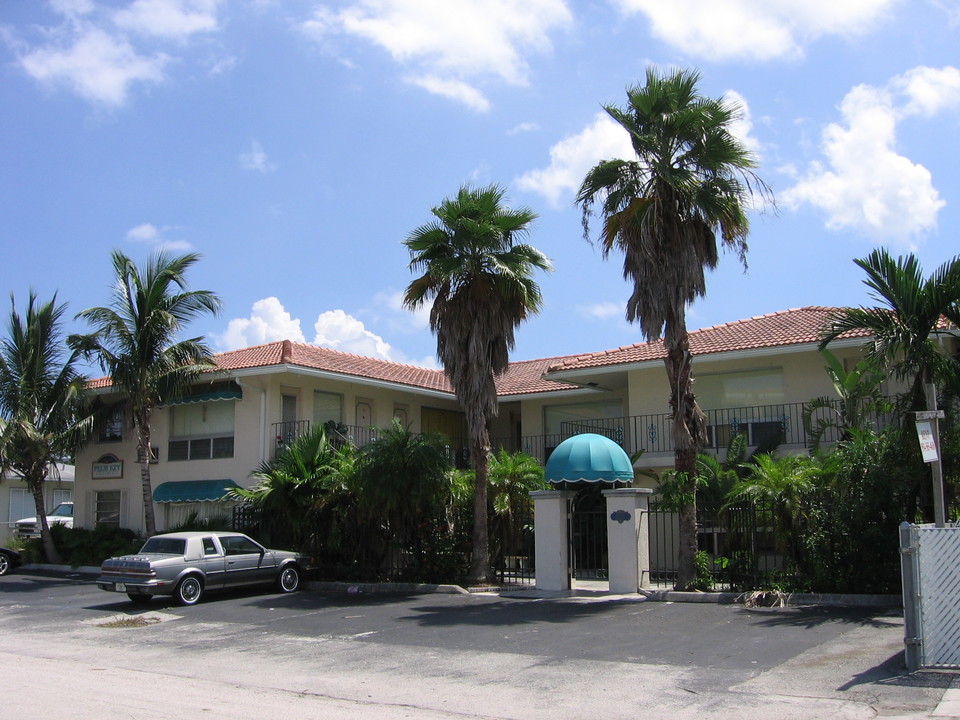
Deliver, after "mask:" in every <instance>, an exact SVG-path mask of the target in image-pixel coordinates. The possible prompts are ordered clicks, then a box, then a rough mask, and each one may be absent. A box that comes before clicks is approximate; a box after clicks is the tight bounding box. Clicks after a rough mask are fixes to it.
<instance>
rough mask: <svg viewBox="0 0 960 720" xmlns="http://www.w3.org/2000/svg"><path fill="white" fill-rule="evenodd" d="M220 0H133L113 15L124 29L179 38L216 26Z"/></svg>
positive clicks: (215, 28) (211, 29) (207, 30)
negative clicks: (133, 0)
mask: <svg viewBox="0 0 960 720" xmlns="http://www.w3.org/2000/svg"><path fill="white" fill-rule="evenodd" d="M219 4H220V0H136V1H135V2H133V3H131V4H130V5H129V6H128V7H126V8H124V9H122V10H118V11H117V12H116V13H114V15H113V22H114V23H115V24H116V25H117V27H120V28H122V29H124V30H130V31H132V32H136V33H140V34H142V35H150V36H154V37H162V38H166V39H170V40H183V39H185V38H188V37H190V36H191V35H193V34H194V33H198V32H212V31H214V30H217V5H219Z"/></svg>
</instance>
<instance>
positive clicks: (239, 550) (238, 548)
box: [220, 535, 260, 555]
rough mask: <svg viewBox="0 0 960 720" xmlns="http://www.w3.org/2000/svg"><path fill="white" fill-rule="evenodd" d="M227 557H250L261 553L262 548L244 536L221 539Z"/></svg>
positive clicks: (229, 536)
mask: <svg viewBox="0 0 960 720" xmlns="http://www.w3.org/2000/svg"><path fill="white" fill-rule="evenodd" d="M220 544H221V545H223V553H224V554H225V555H250V554H253V553H259V552H260V546H259V545H257V544H256V543H255V542H253V540H250V539H249V538H245V537H243V536H242V535H228V536H226V537H221V538H220Z"/></svg>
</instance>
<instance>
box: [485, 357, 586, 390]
mask: <svg viewBox="0 0 960 720" xmlns="http://www.w3.org/2000/svg"><path fill="white" fill-rule="evenodd" d="M566 359H567V358H565V357H552V358H542V359H540V360H524V361H519V362H512V363H510V367H509V368H507V371H506V372H505V373H504V374H503V375H502V376H501V377H499V378H497V396H498V397H501V398H502V397H508V396H510V395H526V394H527V393H539V392H550V391H554V392H556V391H557V390H570V389H573V388H576V387H577V386H576V385H568V384H567V383H563V382H555V381H552V380H544V379H543V375H544V373H546V372H547V370H549V369H550V368H551V367H552V366H554V365H556V364H557V363H559V362H563V361H564V360H566Z"/></svg>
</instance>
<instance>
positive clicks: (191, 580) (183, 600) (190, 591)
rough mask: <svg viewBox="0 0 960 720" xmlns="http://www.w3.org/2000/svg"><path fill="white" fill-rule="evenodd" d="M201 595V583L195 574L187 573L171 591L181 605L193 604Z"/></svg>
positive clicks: (198, 600)
mask: <svg viewBox="0 0 960 720" xmlns="http://www.w3.org/2000/svg"><path fill="white" fill-rule="evenodd" d="M201 595H203V583H202V582H201V581H200V578H198V577H197V576H196V575H187V577H185V578H184V579H183V580H181V581H180V583H179V584H178V585H177V588H176V590H174V591H173V596H174V597H175V598H176V600H177V602H178V603H180V604H181V605H195V604H196V603H198V602H200V596H201Z"/></svg>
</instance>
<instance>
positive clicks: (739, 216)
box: [576, 68, 769, 588]
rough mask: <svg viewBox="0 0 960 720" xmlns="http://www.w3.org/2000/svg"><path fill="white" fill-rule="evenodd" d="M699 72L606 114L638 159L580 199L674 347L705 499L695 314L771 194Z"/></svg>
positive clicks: (683, 447) (691, 535)
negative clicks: (751, 209) (692, 330)
mask: <svg viewBox="0 0 960 720" xmlns="http://www.w3.org/2000/svg"><path fill="white" fill-rule="evenodd" d="M699 80H700V75H699V73H697V72H695V71H688V70H675V71H671V72H667V73H663V74H661V73H659V72H658V71H657V70H655V69H653V68H651V69H648V70H647V76H646V84H645V85H642V86H641V85H636V86H633V87H630V88H628V89H627V105H626V106H625V107H623V108H621V107H618V106H615V105H607V106H605V107H604V109H605V110H606V111H607V113H608V114H609V115H610V117H612V118H613V119H614V120H616V121H617V122H618V123H619V124H620V125H621V126H622V127H623V128H624V130H626V131H627V132H628V133H629V135H630V141H631V143H632V145H633V150H634V152H635V153H636V157H635V158H634V159H630V160H625V159H614V160H604V161H602V162H600V163H598V164H597V165H595V166H594V167H593V168H591V169H590V170H589V171H588V172H587V174H586V176H585V177H584V179H583V182H582V183H581V185H580V189H579V191H578V193H577V198H576V200H577V204H578V205H579V206H580V208H581V210H582V213H583V229H584V237H586V238H587V239H588V240H589V239H590V218H591V217H592V216H593V214H594V212H598V213H599V214H600V215H601V217H602V221H603V226H602V230H601V232H600V248H601V250H602V252H603V255H604V257H607V256H608V255H609V254H610V253H611V252H613V251H615V250H616V251H619V252H622V253H623V256H624V261H623V275H624V278H626V279H627V280H628V281H630V282H631V283H632V284H633V291H632V293H631V295H630V297H629V299H628V300H627V307H626V316H627V320H628V321H629V322H639V324H640V330H641V332H642V334H643V336H644V338H645V339H647V340H658V339H660V338H661V337H662V338H663V343H664V348H665V350H666V353H667V355H666V358H665V360H664V362H665V364H666V369H667V377H668V379H669V382H670V409H671V414H672V435H673V443H674V448H675V469H676V471H677V472H678V473H682V477H684V478H685V479H686V480H685V481H686V482H687V484H688V485H689V493H688V494H689V497H691V498H694V497H695V490H696V458H697V450H698V448H700V447H702V446H703V445H704V444H705V443H706V417H705V416H704V414H703V412H702V411H701V410H700V408H699V407H698V406H697V403H696V398H695V396H694V394H693V375H692V369H691V359H692V357H691V354H690V344H689V340H688V336H687V323H686V308H687V305H688V304H690V303H692V302H693V301H694V300H696V299H697V298H698V297H703V296H704V295H705V294H706V278H705V271H706V270H707V269H711V270H712V269H713V268H714V267H716V265H717V261H718V255H719V253H718V243H717V240H718V236H719V241H720V244H722V245H723V246H724V248H727V249H731V250H733V251H734V252H736V253H737V254H738V256H739V257H740V260H741V262H743V263H744V265H745V264H746V260H745V258H746V251H747V243H746V238H747V232H748V229H749V222H748V219H747V205H748V202H749V201H750V200H751V198H753V197H754V196H756V195H759V196H761V197H766V196H768V193H769V191H768V190H767V187H766V185H765V184H764V183H763V182H762V181H761V180H760V179H759V178H758V177H757V176H756V175H755V174H754V172H753V168H755V167H756V165H757V164H756V160H755V158H754V156H753V153H751V152H750V151H749V150H748V149H747V148H746V146H745V145H744V144H743V142H742V141H741V140H739V139H738V138H737V137H735V136H734V135H733V133H732V132H731V125H732V124H733V122H734V121H735V120H737V119H738V117H739V115H740V108H739V107H738V106H737V105H736V104H735V103H731V102H727V101H725V100H722V99H712V98H707V97H704V96H703V95H701V94H700V92H699V90H698V89H697V83H698V82H699ZM696 549H697V545H696V505H695V502H691V503H689V504H687V505H686V506H685V507H684V509H683V510H682V511H681V513H680V548H679V556H680V557H679V559H680V568H679V574H678V579H677V586H678V587H679V588H686V587H688V586H691V585H692V584H693V582H694V580H695V575H696V570H695V565H694V557H695V554H696Z"/></svg>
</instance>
